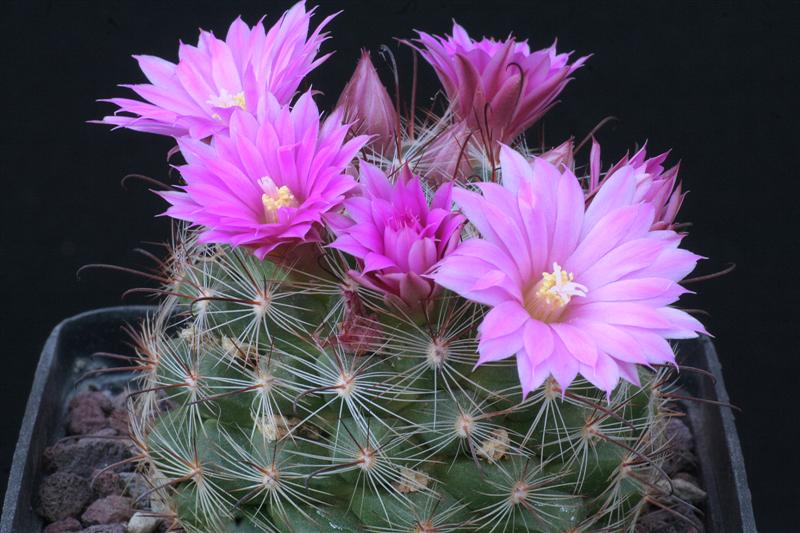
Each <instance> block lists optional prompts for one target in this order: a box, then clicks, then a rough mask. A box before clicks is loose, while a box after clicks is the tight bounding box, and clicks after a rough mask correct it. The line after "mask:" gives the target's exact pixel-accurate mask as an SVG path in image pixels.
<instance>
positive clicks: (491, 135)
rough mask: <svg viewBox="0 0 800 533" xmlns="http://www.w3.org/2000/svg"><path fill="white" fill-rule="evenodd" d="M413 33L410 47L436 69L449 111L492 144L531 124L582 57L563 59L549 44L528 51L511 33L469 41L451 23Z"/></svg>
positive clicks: (508, 139) (502, 140) (547, 106)
mask: <svg viewBox="0 0 800 533" xmlns="http://www.w3.org/2000/svg"><path fill="white" fill-rule="evenodd" d="M417 33H418V34H419V38H418V39H416V41H415V43H414V44H413V46H415V47H416V48H417V49H418V50H419V52H420V54H422V57H424V58H425V59H426V60H427V61H428V63H430V64H431V66H432V67H433V68H434V70H436V74H437V75H438V76H439V80H440V81H441V82H442V85H443V86H444V90H445V92H446V93H447V96H448V98H449V99H450V102H451V104H452V105H453V106H454V111H455V113H456V114H457V115H458V116H459V118H461V119H462V120H466V121H467V122H468V123H469V124H470V126H471V127H472V128H473V129H475V130H477V131H480V132H481V133H482V136H484V137H486V138H487V139H485V140H488V139H491V140H492V141H494V142H496V141H500V142H510V141H511V140H512V139H514V138H515V137H516V136H517V135H519V134H520V133H522V132H523V131H524V130H525V129H527V128H528V127H530V126H531V125H532V124H533V123H534V122H536V121H537V120H538V119H539V118H540V117H541V116H542V115H543V114H544V113H545V112H546V111H547V110H548V109H549V108H550V106H552V105H553V103H555V100H556V98H557V97H558V95H559V93H560V92H561V91H562V89H563V88H564V86H565V85H566V84H567V82H568V81H569V80H570V77H569V76H570V74H572V73H573V72H574V71H575V70H576V69H578V68H579V67H580V66H581V65H582V64H583V63H584V62H585V61H586V59H587V58H586V57H582V58H580V59H578V60H577V61H575V62H573V63H569V56H570V54H558V53H556V48H555V44H554V45H553V46H551V47H549V48H545V49H543V50H537V51H534V52H531V50H530V48H529V47H528V43H527V42H526V41H516V40H515V39H513V38H511V37H509V38H508V39H506V40H505V41H495V40H494V39H490V38H486V37H484V38H483V39H481V40H480V41H475V40H473V39H472V38H470V36H469V35H468V34H467V32H466V30H464V28H462V27H461V26H459V25H458V24H456V23H455V22H454V23H453V34H452V35H450V36H446V37H440V36H435V35H429V34H427V33H424V32H417ZM487 126H488V128H487ZM487 129H488V131H487Z"/></svg>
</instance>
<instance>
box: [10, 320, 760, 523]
mask: <svg viewBox="0 0 800 533" xmlns="http://www.w3.org/2000/svg"><path fill="white" fill-rule="evenodd" d="M149 311H152V308H150V307H143V306H141V307H140V306H136V307H134V306H131V307H112V308H107V309H98V310H95V311H89V312H87V313H83V314H80V315H77V316H75V317H72V318H69V319H67V320H65V321H64V322H62V323H61V324H59V325H58V326H57V327H56V328H55V329H54V330H53V332H52V333H51V335H50V338H49V339H48V340H47V343H46V344H45V346H44V349H43V350H42V355H41V358H40V360H39V366H38V367H37V369H36V378H35V380H34V382H33V387H32V389H31V393H30V397H29V398H28V405H27V408H26V411H25V418H24V420H23V423H22V428H21V430H20V434H19V440H18V441H17V448H16V451H15V453H14V462H13V465H12V467H11V476H10V477H9V480H8V489H7V492H6V498H5V503H4V506H3V516H2V521H1V522H0V533H38V532H39V531H41V529H42V521H41V519H40V518H39V516H38V515H37V514H36V512H35V511H34V510H33V505H34V494H35V490H36V486H37V483H38V481H39V476H40V475H41V468H40V466H41V465H40V462H41V457H42V452H43V450H44V448H45V447H46V446H48V445H50V444H51V443H52V442H53V441H55V440H56V439H57V438H59V437H60V436H62V434H63V427H62V426H63V424H62V423H61V421H62V420H63V419H64V416H65V413H64V411H65V409H66V405H67V403H68V400H69V397H70V396H71V395H72V394H74V393H75V392H76V387H75V383H76V381H77V377H78V376H79V375H80V374H81V373H83V372H85V371H87V370H88V369H89V368H90V366H91V365H93V364H98V363H97V362H95V361H92V360H91V359H90V358H89V355H90V354H92V353H94V352H96V351H115V350H119V349H121V346H122V343H123V342H124V341H125V340H126V338H125V335H124V334H123V333H122V332H121V330H120V327H121V326H122V325H124V324H125V323H135V322H136V321H138V320H139V319H141V318H142V317H144V316H145V315H146V313H148V312H149ZM679 353H680V354H681V355H680V362H681V364H682V365H687V366H692V367H696V368H699V369H702V370H705V371H707V372H710V373H711V374H712V375H713V376H714V377H715V378H716V379H715V381H712V380H710V379H708V377H705V376H702V375H700V374H698V373H693V372H683V373H682V374H681V381H682V384H683V385H684V386H685V387H686V389H688V390H689V392H691V393H692V394H693V395H694V396H697V397H699V398H705V399H708V400H715V401H720V402H724V403H727V402H728V393H727V392H726V390H725V384H724V381H723V379H722V368H721V366H720V363H719V360H718V359H717V354H716V352H715V351H714V346H713V344H712V343H711V341H710V340H709V339H708V338H701V339H700V340H697V341H691V342H686V343H684V344H682V345H681V347H680V350H679ZM120 379H127V377H126V376H120ZM689 422H690V424H691V425H692V429H693V432H694V436H695V441H696V447H697V450H696V451H697V455H698V458H699V460H700V475H701V477H702V483H703V486H704V488H705V490H706V492H707V493H708V501H707V504H706V511H707V512H706V528H707V531H708V532H709V533H733V532H739V531H744V532H747V533H750V532H755V531H756V525H755V520H754V518H753V508H752V505H751V502H750V489H749V487H748V485H747V475H746V473H745V468H744V459H743V457H742V450H741V447H740V446H739V437H738V435H737V434H736V426H735V424H734V419H733V414H732V413H731V410H730V409H729V408H726V407H722V408H720V407H717V406H716V405H712V404H708V403H699V402H693V403H692V405H691V406H690V409H689Z"/></svg>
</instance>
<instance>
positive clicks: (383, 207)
mask: <svg viewBox="0 0 800 533" xmlns="http://www.w3.org/2000/svg"><path fill="white" fill-rule="evenodd" d="M360 168H361V185H362V189H363V191H362V195H361V196H355V197H353V198H350V199H348V200H347V201H346V202H345V207H346V208H347V213H348V215H349V218H347V217H338V218H337V219H335V220H332V226H333V229H334V231H335V232H336V233H337V235H338V238H337V239H336V241H334V242H333V243H332V244H331V246H332V247H333V248H337V249H339V250H342V251H343V252H346V253H348V254H350V255H353V256H354V257H356V258H358V259H359V260H360V261H361V270H360V271H359V272H351V275H352V276H353V277H354V278H355V279H356V280H358V281H359V282H360V283H363V284H364V285H365V286H367V287H369V288H371V289H374V290H376V291H379V292H381V293H383V294H385V295H387V297H388V298H389V299H391V300H393V301H394V302H395V303H401V304H402V305H403V306H405V307H406V308H408V309H417V308H419V306H420V302H424V301H426V300H428V299H429V298H430V297H431V296H433V295H434V290H435V284H434V282H433V281H432V280H430V279H428V278H427V277H426V274H428V273H430V270H431V268H432V267H433V266H434V265H435V264H436V263H437V262H438V261H439V260H440V259H442V258H443V257H445V256H446V255H447V254H448V253H450V252H451V251H452V250H453V248H454V247H455V246H456V245H457V244H458V239H459V233H460V231H459V230H460V228H461V224H462V222H463V217H461V215H458V214H456V213H454V212H453V211H452V201H451V191H452V186H451V185H449V184H446V185H443V186H442V187H440V188H439V189H438V190H437V191H436V194H435V195H434V196H433V199H432V200H431V202H430V206H428V201H427V200H426V197H425V193H424V192H423V190H422V186H421V184H420V179H419V177H418V176H415V175H413V174H412V173H411V172H410V171H409V170H408V168H406V167H403V169H401V170H400V172H399V177H398V179H397V182H396V183H394V184H392V183H390V181H389V179H388V178H387V176H386V174H384V173H383V172H382V171H381V170H380V169H379V168H377V167H375V166H372V165H370V164H369V163H365V162H363V161H362V162H361V163H360Z"/></svg>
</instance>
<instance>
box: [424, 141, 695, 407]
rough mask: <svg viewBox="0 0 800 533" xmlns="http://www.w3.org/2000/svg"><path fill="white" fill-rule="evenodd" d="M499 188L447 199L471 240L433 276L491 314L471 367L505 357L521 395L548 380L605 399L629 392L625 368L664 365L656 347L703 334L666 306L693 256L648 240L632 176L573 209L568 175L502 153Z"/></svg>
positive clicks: (647, 221)
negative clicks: (594, 391) (473, 233)
mask: <svg viewBox="0 0 800 533" xmlns="http://www.w3.org/2000/svg"><path fill="white" fill-rule="evenodd" d="M500 162H501V170H502V179H503V185H499V184H495V183H481V184H479V185H478V187H479V188H480V190H481V191H482V192H483V195H482V196H481V195H480V194H477V193H475V192H470V191H466V190H463V189H456V190H455V191H454V193H453V194H454V199H455V201H456V203H457V204H458V205H459V206H460V207H461V209H462V210H463V212H464V213H465V215H466V216H467V218H468V219H469V221H470V222H471V223H472V224H473V225H474V226H475V228H476V229H477V230H478V231H479V232H480V234H481V238H473V239H469V240H466V241H464V242H463V243H462V244H461V245H460V246H459V247H458V248H457V249H456V250H455V251H454V252H453V253H451V254H450V255H449V256H447V257H446V258H445V259H444V260H443V261H442V263H441V265H440V266H439V268H438V269H437V271H436V273H435V275H434V279H435V280H436V282H437V283H439V284H440V285H442V286H444V287H446V288H448V289H451V290H453V291H455V292H457V293H459V294H460V295H462V296H464V297H465V298H468V299H470V300H473V301H476V302H479V303H483V304H486V305H489V306H491V307H492V309H491V310H490V311H489V312H488V313H487V315H486V317H485V318H484V320H483V323H482V324H481V326H480V330H479V331H480V344H479V352H480V358H479V360H478V364H482V363H486V362H489V361H496V360H499V359H504V358H506V357H509V356H512V355H516V360H517V369H518V372H519V378H520V383H521V384H522V390H523V394H526V395H527V394H528V392H530V391H531V390H532V389H534V388H536V387H538V386H539V385H540V384H541V383H542V382H543V381H544V380H545V379H546V378H547V377H548V376H550V375H552V376H553V377H554V378H555V379H556V381H557V382H558V383H559V385H560V386H561V387H562V390H565V389H566V388H567V387H568V386H569V385H570V383H571V382H572V381H573V380H574V379H575V377H576V376H577V374H581V375H583V377H585V378H586V379H587V380H589V381H590V382H591V383H593V384H594V385H595V386H597V387H598V388H600V389H602V390H605V391H611V390H613V389H614V387H615V386H616V385H617V382H618V381H619V379H620V378H624V379H626V380H628V381H630V382H633V383H638V375H637V371H636V364H643V365H648V364H655V363H671V362H674V355H673V352H672V349H671V347H670V345H669V343H668V342H667V341H666V340H665V339H673V338H686V337H694V336H696V335H697V333H696V332H703V331H704V329H703V326H702V325H701V324H700V323H699V322H698V321H697V320H695V319H694V318H692V317H691V316H689V315H688V314H687V313H685V312H683V311H680V310H678V309H675V308H672V307H669V306H670V304H672V303H674V302H675V301H677V300H678V298H679V297H680V296H681V295H682V294H684V293H685V292H687V291H686V290H685V289H683V288H682V287H681V286H680V285H679V284H678V282H679V281H680V280H681V279H683V278H684V277H685V276H686V275H687V274H688V273H689V272H691V271H692V270H693V269H694V266H695V264H696V262H697V260H698V259H699V257H698V256H697V255H695V254H693V253H690V252H688V251H685V250H681V249H679V248H678V245H679V244H680V241H681V236H680V235H678V234H676V233H675V232H673V231H669V230H662V231H653V230H651V226H652V224H653V217H654V213H655V211H654V209H653V206H652V205H651V204H649V203H647V202H641V201H639V200H638V199H637V190H636V185H637V184H636V175H635V173H634V172H616V173H614V175H612V176H610V177H609V178H608V179H607V180H605V182H604V183H603V185H602V186H601V187H600V189H599V190H598V191H597V194H596V195H595V197H594V199H593V201H592V203H591V205H590V206H589V207H588V208H587V209H585V210H584V193H583V190H582V189H581V187H580V185H579V182H578V180H577V178H576V177H575V175H574V174H573V173H572V172H571V171H569V170H567V169H565V170H558V169H556V168H555V167H554V166H553V165H551V164H550V163H548V162H546V161H544V160H542V159H536V160H535V161H534V163H533V165H531V164H530V163H529V162H528V161H526V160H525V158H524V157H522V156H521V155H520V154H519V153H517V152H515V151H513V150H512V149H510V148H508V147H505V146H504V147H502V149H501V153H500Z"/></svg>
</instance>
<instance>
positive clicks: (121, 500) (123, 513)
mask: <svg viewBox="0 0 800 533" xmlns="http://www.w3.org/2000/svg"><path fill="white" fill-rule="evenodd" d="M131 516H133V501H132V500H131V499H130V498H126V497H125V496H106V497H105V498H100V499H99V500H97V501H95V502H93V503H92V504H91V505H90V506H89V507H88V508H87V509H86V511H85V512H84V513H83V515H81V521H82V522H83V523H84V524H89V525H99V524H115V523H118V522H126V523H127V521H128V520H129V519H130V517H131Z"/></svg>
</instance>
